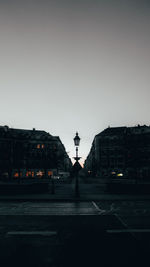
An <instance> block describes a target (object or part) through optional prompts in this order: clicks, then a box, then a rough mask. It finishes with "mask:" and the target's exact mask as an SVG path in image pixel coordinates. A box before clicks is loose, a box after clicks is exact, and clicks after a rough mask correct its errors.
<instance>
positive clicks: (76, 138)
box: [73, 132, 80, 146]
mask: <svg viewBox="0 0 150 267" xmlns="http://www.w3.org/2000/svg"><path fill="white" fill-rule="evenodd" d="M73 140H74V145H75V146H79V144H80V137H79V136H78V132H76V136H75V137H74V139H73Z"/></svg>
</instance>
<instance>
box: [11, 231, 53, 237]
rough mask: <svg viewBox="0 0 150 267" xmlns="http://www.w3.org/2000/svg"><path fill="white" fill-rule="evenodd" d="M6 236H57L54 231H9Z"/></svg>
mask: <svg viewBox="0 0 150 267" xmlns="http://www.w3.org/2000/svg"><path fill="white" fill-rule="evenodd" d="M7 235H13V236H14V235H30V236H31V235H42V236H54V235H57V232H56V231H10V232H7Z"/></svg>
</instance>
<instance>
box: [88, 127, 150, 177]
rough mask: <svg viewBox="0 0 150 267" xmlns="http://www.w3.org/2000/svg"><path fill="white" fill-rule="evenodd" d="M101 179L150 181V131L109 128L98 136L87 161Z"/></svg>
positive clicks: (91, 171) (145, 128) (93, 172)
mask: <svg viewBox="0 0 150 267" xmlns="http://www.w3.org/2000/svg"><path fill="white" fill-rule="evenodd" d="M85 168H86V170H87V172H89V173H91V174H92V175H93V176H98V177H112V176H114V177H116V176H117V177H118V176H122V177H124V178H130V179H132V178H138V179H140V180H148V179H149V178H150V127H149V126H146V125H144V126H140V125H138V126H136V127H113V128H110V127H108V128H107V129H105V130H104V131H102V132H101V133H99V134H98V135H96V136H95V138H94V140H93V143H92V147H91V150H90V153H89V155H88V157H87V159H86V161H85Z"/></svg>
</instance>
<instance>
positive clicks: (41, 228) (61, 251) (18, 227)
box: [0, 201, 141, 267]
mask: <svg viewBox="0 0 150 267" xmlns="http://www.w3.org/2000/svg"><path fill="white" fill-rule="evenodd" d="M124 229H126V228H125V226H124V224H122V222H121V221H120V219H118V217H117V216H115V215H112V214H108V213H107V212H104V211H103V210H102V209H100V208H99V207H98V206H97V204H96V203H95V202H67V203H65V202H64V203H63V202H38V203H37V202H30V201H27V202H22V201H19V202H4V201H3V202H0V251H1V257H0V263H1V266H10V264H11V265H13V266H32V267H33V266H36V267H37V266H45V267H48V266H55V267H60V266H64V267H66V266H77V265H78V266H111V264H112V263H113V264H114V263H115V266H133V262H134V263H135V262H137V256H136V254H137V255H138V254H139V253H137V252H138V250H139V244H137V241H136V240H135V239H134V237H133V236H132V234H130V233H126V234H125V235H124V233H123V234H122V233H117V234H116V233H115V235H114V233H113V232H112V231H115V230H116V231H117V230H124ZM137 245H138V246H137ZM131 251H132V253H131ZM108 255H109V257H108ZM127 255H128V257H126V256H127ZM122 259H123V260H122ZM139 260H141V259H138V261H139Z"/></svg>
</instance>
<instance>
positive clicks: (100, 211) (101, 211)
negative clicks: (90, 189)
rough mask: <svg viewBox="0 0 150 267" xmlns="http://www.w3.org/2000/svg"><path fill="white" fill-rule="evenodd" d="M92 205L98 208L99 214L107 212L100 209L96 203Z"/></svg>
mask: <svg viewBox="0 0 150 267" xmlns="http://www.w3.org/2000/svg"><path fill="white" fill-rule="evenodd" d="M92 204H93V206H94V207H95V208H96V210H97V211H98V212H99V213H104V212H106V211H105V210H102V209H100V208H99V207H98V205H97V204H96V203H95V202H94V201H92Z"/></svg>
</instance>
